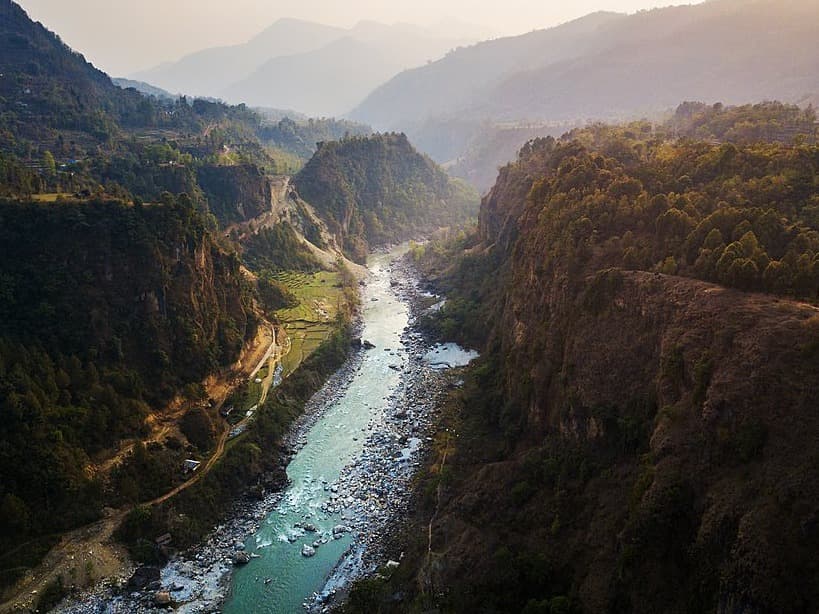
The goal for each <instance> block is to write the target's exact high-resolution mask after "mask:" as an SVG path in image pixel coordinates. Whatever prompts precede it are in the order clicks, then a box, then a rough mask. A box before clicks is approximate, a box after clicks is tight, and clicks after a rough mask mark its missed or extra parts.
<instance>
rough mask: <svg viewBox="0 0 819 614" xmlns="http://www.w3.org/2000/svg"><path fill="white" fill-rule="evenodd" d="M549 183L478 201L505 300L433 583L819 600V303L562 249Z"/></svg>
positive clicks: (437, 536)
mask: <svg viewBox="0 0 819 614" xmlns="http://www.w3.org/2000/svg"><path fill="white" fill-rule="evenodd" d="M532 164H533V167H534V168H538V165H540V166H539V168H540V171H539V172H541V173H545V172H548V161H544V160H540V161H537V160H536V161H533V162H532ZM535 184H536V181H535V180H534V177H533V176H532V175H531V174H529V173H528V172H527V171H526V170H525V169H522V168H520V167H518V168H510V169H505V170H504V171H503V172H502V173H501V176H500V178H499V182H498V185H496V187H495V189H494V190H493V191H492V192H491V193H490V195H489V196H488V197H487V198H486V199H485V200H484V203H483V208H482V212H481V226H480V239H481V241H482V244H481V245H480V246H478V249H476V250H475V251H480V250H484V251H487V250H490V251H493V253H494V254H495V257H496V258H497V259H498V261H499V262H500V266H499V268H498V269H497V270H498V271H502V275H501V274H498V273H497V271H496V274H497V275H498V277H497V279H496V283H497V288H498V295H499V296H500V297H501V298H500V299H498V301H497V308H496V310H495V312H494V314H493V315H494V320H493V321H494V323H495V324H494V326H493V328H492V332H491V334H490V335H489V342H488V345H487V352H486V361H485V368H484V369H482V370H481V371H480V377H479V378H477V379H478V382H477V383H475V384H473V385H474V386H477V388H476V389H475V391H474V392H473V393H472V396H470V397H468V401H469V405H468V409H465V410H464V412H463V414H464V420H465V421H466V422H467V424H469V425H470V427H464V429H463V433H462V435H463V437H464V440H462V441H461V443H460V444H458V452H457V453H455V454H453V455H452V456H451V457H450V458H449V459H448V466H449V468H450V471H451V475H453V476H455V477H454V478H453V479H452V483H451V486H447V487H445V488H443V489H442V491H441V492H442V495H441V500H440V507H439V509H438V510H437V512H435V520H434V523H433V532H432V542H431V545H432V549H433V552H434V553H435V554H434V555H433V556H428V555H427V550H426V547H427V543H426V538H425V539H424V544H423V546H424V548H423V553H422V554H418V553H416V555H415V556H416V557H417V559H416V560H422V561H423V562H422V563H421V564H420V569H421V572H420V574H419V580H420V581H421V585H422V586H424V587H426V589H427V590H429V591H436V592H439V591H442V592H440V593H438V594H445V595H446V596H445V597H442V600H443V603H444V604H445V605H446V606H451V607H452V610H453V611H469V610H470V609H471V608H475V607H478V606H479V605H480V607H484V608H485V611H503V606H502V605H501V604H502V603H503V602H502V601H498V602H497V603H494V602H493V601H492V599H493V598H498V599H501V596H502V598H503V599H507V600H508V599H513V600H514V599H520V600H521V602H520V603H517V602H516V603H515V605H514V607H515V608H521V607H523V606H525V605H526V603H527V602H528V600H529V599H530V598H531V599H535V600H536V601H542V600H546V601H548V600H549V599H550V598H553V597H555V596H561V595H568V596H570V597H571V600H572V602H573V603H574V604H575V606H576V607H577V608H578V609H579V610H580V611H587V612H601V611H633V612H656V611H666V612H684V611H691V610H692V609H694V610H711V611H718V612H726V613H727V612H739V611H742V612H767V611H807V610H811V609H813V608H815V607H816V605H817V604H819V588H817V587H818V586H819V583H817V570H816V568H815V567H810V569H807V568H806V567H805V562H806V561H810V560H813V554H812V552H815V551H816V549H817V548H819V522H817V519H819V504H817V501H819V484H817V482H816V480H815V479H814V478H813V476H814V475H815V474H816V472H817V470H819V454H817V452H816V449H817V442H819V414H817V412H816V411H815V399H816V398H817V395H819V371H817V369H816V366H815V360H816V356H817V348H819V310H817V309H816V308H815V307H813V306H810V305H806V304H802V303H798V302H795V301H790V300H784V299H778V298H775V297H772V296H768V295H761V294H751V293H744V292H740V291H737V290H730V289H726V288H723V287H721V286H716V285H713V284H708V283H704V282H701V281H697V280H693V279H688V278H681V277H674V276H666V275H660V274H655V273H650V272H641V271H624V270H618V269H607V268H606V260H605V256H604V254H603V252H602V250H598V251H593V250H592V251H590V252H589V253H588V254H587V255H586V259H585V260H584V261H582V262H572V261H568V260H552V261H549V254H550V252H549V245H550V241H551V240H552V238H550V237H544V236H543V235H542V234H541V233H540V231H539V229H538V216H539V215H540V213H541V208H542V207H544V206H549V205H548V204H546V205H544V204H543V203H542V202H541V203H536V202H535V201H534V200H533V199H531V197H529V196H527V194H529V190H530V188H531V187H532V186H533V185H535ZM476 433H479V434H476ZM433 512H434V510H429V515H432V514H433ZM428 518H429V516H427V517H426V518H425V521H428ZM423 526H424V530H426V525H423ZM424 534H425V535H426V533H424ZM510 607H511V606H510ZM493 608H494V609H493Z"/></svg>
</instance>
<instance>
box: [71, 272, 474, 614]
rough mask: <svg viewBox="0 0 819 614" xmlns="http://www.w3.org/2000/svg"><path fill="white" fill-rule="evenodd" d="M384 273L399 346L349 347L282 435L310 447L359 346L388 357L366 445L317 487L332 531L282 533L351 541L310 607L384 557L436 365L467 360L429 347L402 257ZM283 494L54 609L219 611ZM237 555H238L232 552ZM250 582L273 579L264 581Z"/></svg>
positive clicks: (405, 494)
mask: <svg viewBox="0 0 819 614" xmlns="http://www.w3.org/2000/svg"><path fill="white" fill-rule="evenodd" d="M389 273H390V291H391V292H392V293H393V294H394V296H395V297H397V298H398V300H399V301H401V302H402V303H404V304H407V305H409V306H410V316H409V324H408V326H407V327H406V328H405V329H404V331H403V334H402V336H401V341H402V344H401V345H402V347H401V348H395V349H393V348H387V347H372V348H370V349H361V350H360V351H358V352H356V353H355V354H354V355H353V357H351V359H350V360H349V361H348V362H347V363H346V364H345V365H344V367H342V369H341V370H339V371H338V372H337V373H336V374H335V375H334V376H333V377H332V378H331V379H330V381H329V382H328V383H327V385H325V387H324V388H322V390H321V391H320V392H319V393H317V394H316V395H315V396H314V397H313V399H311V401H310V402H309V404H308V407H307V408H306V411H305V413H304V415H303V416H302V418H301V419H300V420H299V421H298V423H297V424H296V425H295V427H294V428H293V430H292V432H291V435H290V437H289V440H288V447H289V450H290V453H291V455H295V454H296V453H297V452H298V451H299V449H300V448H301V447H302V446H304V445H305V444H306V443H307V441H308V437H309V435H310V429H311V428H312V427H313V426H314V424H315V423H316V421H317V420H319V419H320V418H321V416H322V415H323V412H324V411H325V410H327V408H329V407H331V406H332V405H333V404H334V403H335V402H336V401H337V400H338V399H339V398H341V396H342V395H343V394H344V393H345V391H346V389H347V386H348V385H349V383H350V382H351V380H352V379H353V377H354V376H355V374H356V372H357V371H358V370H359V369H361V364H362V360H363V354H364V352H384V353H385V355H386V356H388V361H389V368H390V369H392V370H393V371H395V372H396V373H397V374H399V375H400V380H399V383H398V386H397V387H396V388H394V390H393V392H392V393H391V394H390V395H389V396H388V397H387V398H386V399H384V401H385V402H384V403H383V411H381V412H379V413H378V414H377V415H376V416H375V417H373V418H372V419H371V420H370V421H369V423H368V424H367V425H366V427H365V428H363V429H362V430H361V433H360V435H359V437H360V438H361V439H362V440H363V442H364V445H363V451H362V452H361V453H360V454H359V455H358V456H357V457H356V458H355V460H354V461H353V462H351V463H350V464H348V465H347V466H345V467H344V468H343V469H342V470H341V472H340V474H339V477H338V479H337V480H334V481H332V482H325V483H322V484H320V487H321V488H322V489H323V490H324V493H325V499H324V500H323V503H322V504H321V509H320V512H321V514H323V515H324V516H325V517H332V518H335V519H337V522H336V523H335V525H334V526H333V528H332V530H328V531H324V532H322V533H318V532H316V533H313V532H312V530H313V529H315V527H313V526H308V525H307V524H302V525H301V526H296V527H293V531H292V532H291V533H290V536H289V537H288V541H290V542H291V543H290V546H291V547H293V548H297V549H298V550H299V551H300V552H301V554H302V556H305V557H311V556H313V555H315V553H316V551H317V550H318V549H320V548H321V547H323V546H325V545H326V544H327V543H329V542H330V541H332V540H336V539H347V538H351V539H350V543H349V547H348V549H347V551H346V553H345V554H344V556H342V557H341V560H340V562H339V563H338V565H336V567H335V569H334V570H333V572H332V573H331V574H330V576H329V577H328V578H327V580H326V583H325V585H324V588H323V589H322V590H321V591H320V592H317V593H315V594H314V595H313V597H312V598H311V599H308V600H307V601H305V603H304V604H303V605H304V607H305V608H307V609H308V610H311V611H323V610H326V609H328V608H329V604H330V603H332V601H333V600H334V597H335V596H336V595H338V594H343V593H344V592H345V591H346V589H347V588H348V587H349V585H350V583H351V582H352V581H354V580H355V579H358V578H360V577H363V576H366V575H368V574H370V573H373V572H374V571H375V570H376V569H377V568H378V567H379V566H381V565H384V564H387V563H388V559H387V558H386V554H385V551H384V548H383V546H384V544H385V542H386V539H385V538H386V537H387V535H388V532H389V530H390V527H392V526H395V524H397V521H398V520H399V519H400V518H401V517H402V516H403V515H404V514H405V512H406V509H407V505H408V503H409V500H410V481H411V478H412V476H413V474H414V472H415V471H416V469H417V468H418V466H419V464H420V462H421V454H422V452H423V450H424V447H425V445H426V444H428V443H429V441H430V425H431V423H432V421H433V420H434V417H435V414H436V412H437V408H438V406H439V404H440V401H441V398H442V396H443V395H444V394H445V393H446V391H447V390H448V389H449V388H451V387H453V386H456V385H458V381H457V377H456V376H454V375H452V373H451V372H450V371H448V370H445V369H442V368H441V367H442V365H444V364H445V365H446V366H458V364H452V363H459V362H461V363H465V362H467V361H468V360H469V359H470V358H472V357H474V356H473V355H471V354H468V353H464V352H462V351H458V350H457V349H453V348H449V347H443V346H440V347H439V346H431V345H430V344H429V343H428V342H427V341H426V340H425V339H424V338H423V336H422V335H421V334H420V333H419V332H418V331H417V330H416V327H415V321H416V318H417V317H418V315H419V312H420V311H421V310H423V309H426V308H428V306H429V305H430V300H431V299H430V298H429V297H428V296H424V295H423V293H422V292H420V291H419V289H418V284H417V281H416V278H415V275H414V272H413V270H412V267H411V266H410V265H409V264H408V263H407V262H406V261H403V260H399V261H395V262H394V263H393V264H392V266H391V267H390V271H389ZM432 302H433V303H434V302H435V301H434V300H433V301H432ZM281 500H282V494H281V493H274V494H270V495H268V496H267V497H265V498H264V499H263V500H261V501H249V500H243V501H240V502H238V503H237V505H236V507H235V509H234V511H233V513H232V514H231V516H230V520H228V521H227V522H225V523H224V524H223V525H220V526H219V527H217V528H216V529H215V530H214V532H213V534H212V535H211V537H210V538H209V539H208V540H207V541H206V542H205V543H204V544H202V545H201V546H200V547H198V548H195V549H193V550H192V551H190V552H187V553H184V554H181V555H179V556H177V557H175V558H173V559H172V560H171V562H170V563H169V564H168V565H167V566H166V567H165V568H164V569H162V570H161V572H160V573H159V577H158V578H156V577H155V575H151V574H150V573H149V574H148V577H147V578H146V581H145V582H142V581H140V582H138V583H137V585H134V584H133V583H132V585H131V586H130V587H129V585H128V582H127V580H126V579H125V578H119V579H114V580H113V581H110V582H108V583H106V584H104V585H100V586H99V587H98V588H97V589H96V590H95V592H94V593H92V594H88V595H85V596H84V597H83V598H82V600H81V602H72V603H69V604H64V605H63V606H62V607H61V608H60V611H63V612H72V613H86V612H88V613H90V612H112V613H119V612H129V613H137V614H138V613H141V612H150V611H156V609H157V608H160V607H163V606H165V605H166V604H167V603H171V604H173V605H174V606H175V608H176V611H179V612H217V611H219V610H220V609H221V607H222V605H223V603H224V600H225V598H226V596H227V593H228V591H229V588H230V576H231V571H232V569H233V568H234V565H235V564H237V563H239V564H244V563H248V562H249V563H251V564H252V562H253V560H252V559H253V558H254V557H255V556H256V555H255V554H254V552H253V551H252V550H251V551H248V550H249V549H248V547H247V538H248V536H250V535H254V534H255V533H256V532H257V531H258V530H259V528H260V526H261V525H262V524H263V523H264V522H265V519H266V518H267V517H268V516H269V515H270V513H271V512H273V511H274V510H275V509H276V507H277V505H279V503H280V502H281ZM305 539H306V540H307V541H306V542H305ZM238 553H242V554H241V556H238V557H237V554H238ZM396 563H397V561H396V562H394V563H392V564H393V565H394V564H396ZM154 573H155V572H154ZM140 579H142V578H140ZM257 580H259V581H260V582H268V581H270V580H269V579H266V578H263V577H261V578H257Z"/></svg>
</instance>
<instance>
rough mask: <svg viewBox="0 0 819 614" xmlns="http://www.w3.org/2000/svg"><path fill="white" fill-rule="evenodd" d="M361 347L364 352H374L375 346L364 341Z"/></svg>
mask: <svg viewBox="0 0 819 614" xmlns="http://www.w3.org/2000/svg"><path fill="white" fill-rule="evenodd" d="M362 345H363V346H364V349H365V350H374V349H375V345H373V344H372V343H371V342H369V341H366V340H365V341H364V342H363V344H362Z"/></svg>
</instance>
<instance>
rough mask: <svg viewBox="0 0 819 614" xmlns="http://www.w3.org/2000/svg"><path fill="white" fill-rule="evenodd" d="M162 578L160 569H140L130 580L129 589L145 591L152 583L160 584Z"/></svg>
mask: <svg viewBox="0 0 819 614" xmlns="http://www.w3.org/2000/svg"><path fill="white" fill-rule="evenodd" d="M159 576H160V571H159V567H138V568H137V570H136V571H135V572H134V575H132V576H131V579H130V580H128V589H129V590H132V591H141V590H144V589H145V587H147V586H148V585H149V584H151V583H152V582H158V581H159Z"/></svg>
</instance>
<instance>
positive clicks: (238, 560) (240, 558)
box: [233, 551, 250, 565]
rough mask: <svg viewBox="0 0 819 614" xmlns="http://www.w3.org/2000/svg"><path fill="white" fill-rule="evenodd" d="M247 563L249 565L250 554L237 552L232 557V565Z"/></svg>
mask: <svg viewBox="0 0 819 614" xmlns="http://www.w3.org/2000/svg"><path fill="white" fill-rule="evenodd" d="M248 563H250V554H248V553H247V552H244V551H242V552H237V553H236V554H234V555H233V564H234V565H247V564H248Z"/></svg>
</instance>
